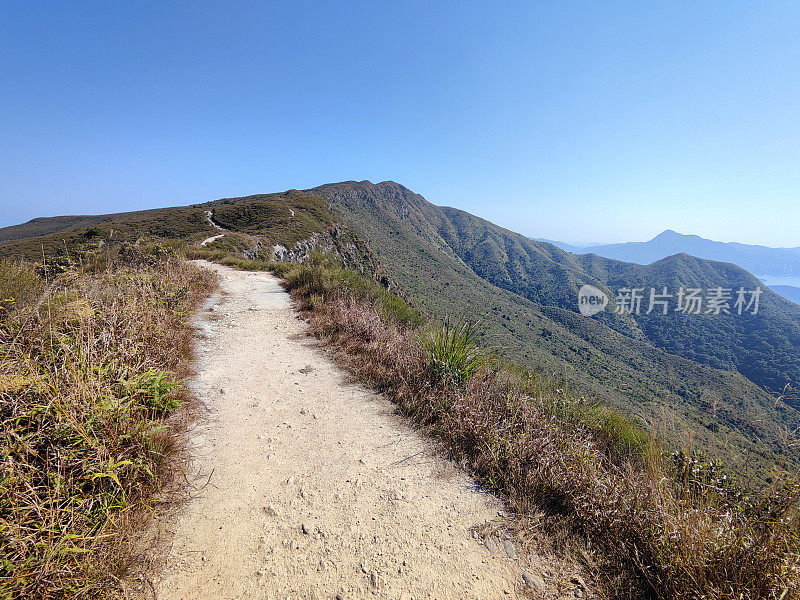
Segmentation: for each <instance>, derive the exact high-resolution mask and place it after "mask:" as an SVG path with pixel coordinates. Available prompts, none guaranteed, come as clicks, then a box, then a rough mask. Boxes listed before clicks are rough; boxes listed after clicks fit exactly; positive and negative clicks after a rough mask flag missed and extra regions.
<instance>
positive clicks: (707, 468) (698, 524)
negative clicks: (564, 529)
mask: <svg viewBox="0 0 800 600" xmlns="http://www.w3.org/2000/svg"><path fill="white" fill-rule="evenodd" d="M280 269H281V275H282V277H284V278H285V281H286V287H287V288H288V289H289V290H291V291H292V293H293V295H294V297H295V298H296V300H297V303H298V306H299V307H300V308H301V309H303V310H305V311H306V315H307V317H308V320H309V322H310V324H311V327H312V331H313V332H314V333H315V334H316V335H317V336H318V337H320V338H322V339H324V340H326V341H327V342H328V343H329V344H331V345H332V346H333V347H334V348H337V349H338V351H339V352H338V357H339V359H340V361H341V362H342V363H343V364H344V365H345V366H347V367H348V368H349V369H351V370H352V371H353V372H354V373H356V374H357V375H359V376H360V377H361V378H362V379H364V380H365V381H368V382H370V383H371V384H373V385H374V386H376V387H377V388H379V389H381V390H383V391H385V392H386V393H387V394H388V395H389V397H390V398H392V399H393V400H394V401H395V402H396V403H397V404H398V405H399V406H400V408H401V409H402V410H403V412H405V413H406V414H407V415H409V416H410V417H411V418H413V419H414V420H416V421H417V422H418V423H419V424H420V425H422V426H423V427H424V428H425V429H426V430H427V431H428V432H430V433H431V434H432V435H434V436H436V437H438V438H439V439H440V440H441V441H442V442H443V444H444V445H445V446H446V447H447V448H448V450H449V452H450V453H451V454H452V456H453V457H455V458H458V459H459V460H461V461H462V462H463V463H465V464H466V465H467V466H468V468H469V469H470V470H471V471H472V472H473V473H474V475H475V476H477V477H478V478H479V479H480V480H481V481H483V482H484V484H486V485H487V486H488V487H490V488H492V489H494V490H495V491H497V492H498V493H500V494H501V495H503V496H504V497H505V498H506V499H507V501H508V503H509V504H510V505H511V507H512V508H514V509H516V510H518V511H519V512H520V513H523V514H524V513H527V512H529V511H540V510H545V511H546V513H547V514H548V515H550V518H551V519H552V522H557V523H560V524H561V525H562V526H563V524H565V523H566V524H568V526H569V528H570V529H571V530H572V531H574V532H575V533H576V534H577V535H579V536H581V537H582V538H583V539H585V540H586V541H587V547H589V548H590V549H592V551H593V553H594V556H595V561H594V562H595V564H596V565H597V566H596V568H595V570H594V572H593V576H594V577H595V579H596V581H597V582H598V583H599V584H600V585H601V586H603V587H604V589H605V591H606V593H607V594H608V595H610V596H612V597H618V598H645V597H655V598H663V599H669V600H697V599H728V598H730V599H741V600H744V599H764V600H767V599H770V600H785V599H787V598H798V597H800V585H799V583H798V574H799V569H800V535H799V534H800V528H798V520H797V506H796V504H797V501H798V498H800V489H799V488H798V485H797V484H796V483H795V482H794V481H792V480H790V479H780V478H779V481H778V482H777V483H775V484H774V485H773V486H772V487H771V488H770V489H765V490H761V491H757V492H752V491H751V492H748V491H746V490H742V489H739V488H737V487H736V486H735V484H733V483H731V482H730V479H728V478H726V476H725V475H723V474H722V473H721V472H719V470H718V469H717V467H716V466H715V465H714V464H713V463H709V462H708V461H703V460H702V458H700V457H697V456H695V455H693V454H692V453H691V452H686V453H680V452H679V453H676V454H672V455H670V454H668V453H665V452H664V451H663V450H662V448H661V446H660V445H659V444H658V442H657V441H655V440H654V439H653V438H652V436H650V435H648V434H646V433H644V432H643V431H642V430H641V428H639V427H637V426H636V425H635V424H633V423H631V422H630V421H629V420H628V419H626V418H625V417H623V416H622V415H620V414H619V413H617V412H616V411H613V410H611V409H609V408H607V407H604V406H600V405H592V404H589V403H587V402H586V401H585V400H584V399H582V398H573V397H571V396H570V394H569V393H568V392H565V391H564V390H562V389H558V388H555V387H552V386H542V385H540V381H539V378H538V377H537V376H536V374H532V373H527V372H524V371H523V370H521V369H519V368H518V367H517V368H515V369H507V368H504V367H503V366H502V365H501V364H500V363H499V362H497V361H491V362H488V361H483V360H482V359H481V358H480V352H479V351H478V350H477V349H476V347H475V337H474V330H473V329H472V328H470V327H467V326H465V325H463V324H456V325H454V324H452V323H445V324H443V325H441V326H440V327H439V328H438V329H436V328H435V327H434V328H433V334H432V336H431V335H429V336H428V337H425V335H424V334H423V335H422V336H421V335H420V333H419V331H418V330H417V329H416V327H417V324H418V322H419V321H418V320H413V321H410V320H408V319H404V318H403V314H404V313H403V311H400V312H399V313H395V312H393V311H387V310H385V306H386V305H387V301H386V300H385V299H384V298H383V294H384V293H383V292H382V291H380V290H379V289H375V288H376V287H377V286H376V284H374V283H373V282H369V281H367V280H360V281H356V280H355V279H354V278H355V277H356V276H355V275H345V274H342V273H336V272H334V273H331V272H328V270H327V269H326V268H325V267H324V265H321V266H313V265H304V266H294V265H289V266H282V267H280ZM368 290H371V291H368Z"/></svg>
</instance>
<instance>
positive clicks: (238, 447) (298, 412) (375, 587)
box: [154, 261, 571, 600]
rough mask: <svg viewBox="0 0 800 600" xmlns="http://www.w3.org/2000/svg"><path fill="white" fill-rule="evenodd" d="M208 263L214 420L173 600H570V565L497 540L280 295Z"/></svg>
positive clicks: (463, 483) (258, 278) (263, 281)
mask: <svg viewBox="0 0 800 600" xmlns="http://www.w3.org/2000/svg"><path fill="white" fill-rule="evenodd" d="M198 262H199V263H200V264H202V265H203V266H204V267H206V268H209V269H213V270H214V271H216V272H217V273H219V275H220V278H221V282H220V283H221V293H220V294H217V295H216V296H215V298H213V299H212V300H211V301H210V302H209V304H208V305H207V306H206V308H205V309H204V311H203V313H202V315H201V317H200V320H199V322H198V326H199V327H200V328H201V330H202V331H203V332H204V333H203V335H202V336H201V340H200V342H199V352H198V355H199V358H198V365H197V371H198V374H197V376H196V378H195V382H194V386H195V390H194V391H195V393H196V394H197V396H198V397H199V398H200V400H201V401H202V403H204V404H205V405H206V408H207V411H206V413H207V414H206V416H204V417H201V418H199V419H198V420H197V421H196V422H195V424H194V426H193V429H192V431H191V439H190V453H191V456H192V464H191V465H190V466H189V469H188V472H189V473H192V474H195V475H194V478H193V479H192V480H191V481H190V483H191V484H192V485H193V487H194V489H195V490H196V493H195V494H194V495H193V497H192V498H191V499H190V500H189V502H188V504H187V505H186V507H185V508H184V509H183V510H182V511H181V513H180V514H179V516H178V517H177V521H176V522H175V523H174V524H173V525H172V526H171V527H170V528H171V530H172V531H171V535H172V542H171V547H170V549H169V550H168V551H167V552H166V557H165V562H164V565H163V569H162V570H161V574H160V576H159V577H158V578H157V579H156V581H155V582H154V583H155V586H156V592H157V597H158V598H159V599H163V600H204V599H208V600H211V599H228V598H230V599H233V598H247V599H261V598H264V599H267V598H275V599H279V598H280V599H285V598H292V599H295V598H320V599H322V598H330V599H334V598H337V599H342V600H348V599H355V598H367V597H369V598H375V597H379V598H392V599H393V598H406V599H411V598H414V599H419V598H431V599H437V600H446V599H453V600H455V599H459V600H461V599H465V598H484V599H496V598H518V597H534V598H538V597H547V598H552V597H556V596H554V595H552V593H551V592H548V591H547V590H548V587H549V585H550V583H549V581H548V585H545V583H544V579H543V576H544V577H545V578H548V577H555V579H558V576H557V574H556V573H554V572H553V571H552V570H553V569H557V568H558V567H557V566H556V560H555V559H554V558H552V557H548V558H542V557H538V556H533V555H531V554H525V553H523V552H521V548H520V547H519V545H518V544H517V545H515V542H514V541H512V540H511V539H502V538H503V535H502V534H500V535H499V536H498V534H497V533H496V531H497V528H496V527H494V525H493V524H496V522H497V521H498V519H500V518H501V517H503V516H505V515H504V512H503V508H502V506H501V504H500V503H499V501H498V500H497V499H495V498H494V497H493V496H491V495H489V494H487V493H485V492H483V491H481V490H480V489H478V488H477V487H476V486H475V485H474V483H473V482H472V481H471V480H470V479H469V478H468V477H467V476H466V475H464V474H463V473H462V472H461V471H460V470H458V469H457V468H455V467H454V466H453V465H452V464H451V463H450V462H448V461H446V460H445V459H443V458H441V457H439V456H437V454H436V452H435V451H434V449H433V446H432V444H431V443H430V442H429V441H427V440H425V439H423V438H422V437H420V436H419V435H418V434H417V433H415V432H414V431H413V430H412V429H411V428H410V427H409V426H408V425H407V424H406V423H405V422H404V420H403V419H402V418H401V417H399V416H398V415H397V414H396V413H395V409H394V406H393V405H392V404H391V403H390V402H389V401H388V400H386V399H384V398H383V397H381V396H380V395H378V394H376V393H374V392H372V391H369V390H367V389H366V388H364V387H362V386H360V385H356V384H353V383H350V382H349V381H348V379H347V377H346V376H345V375H344V373H343V372H342V371H341V370H340V369H339V368H338V367H337V366H336V365H335V364H334V363H333V362H332V361H331V360H330V359H329V358H327V357H326V355H325V353H324V352H323V351H322V349H320V348H319V346H318V342H316V341H315V340H314V339H313V338H310V337H308V336H307V335H306V331H307V326H306V324H305V323H303V322H302V321H301V320H300V319H299V318H298V316H297V315H296V313H295V312H294V311H293V309H292V308H291V305H290V300H289V296H288V294H287V293H286V292H285V291H284V290H283V289H282V288H281V286H280V285H279V284H278V282H277V280H275V279H274V278H273V277H272V276H270V275H268V274H266V273H253V272H244V271H235V270H232V269H229V268H226V267H222V266H219V265H214V264H211V263H206V262H202V261H198ZM487 532H488V533H487ZM548 569H551V570H548ZM555 579H554V581H555ZM534 591H536V592H537V593H536V594H533V593H532V592H534ZM570 596H571V594H570Z"/></svg>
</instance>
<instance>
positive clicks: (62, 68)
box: [0, 0, 800, 246]
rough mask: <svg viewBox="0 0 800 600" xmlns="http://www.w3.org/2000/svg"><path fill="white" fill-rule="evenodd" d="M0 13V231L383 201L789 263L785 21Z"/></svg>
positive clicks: (791, 158) (794, 104) (799, 232)
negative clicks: (365, 190)
mask: <svg viewBox="0 0 800 600" xmlns="http://www.w3.org/2000/svg"><path fill="white" fill-rule="evenodd" d="M431 4H432V3H428V2H418V3H391V4H390V3H384V2H364V3H345V2H331V3H301V2H279V3H278V2H276V3H267V2H252V3H248V2H218V3H209V2H153V3H147V2H131V1H119V2H116V1H115V2H108V1H104V2H29V1H22V0H20V1H5V2H3V3H2V5H0V132H1V134H0V207H2V214H0V225H9V224H13V223H18V222H21V221H25V220H28V219H30V218H32V217H35V216H40V215H55V214H79V213H98V212H116V211H121V210H131V209H138V208H145V207H154V206H170V205H180V204H187V203H194V202H201V201H206V200H212V199H215V198H219V197H223V196H236V195H243V194H252V193H260V192H272V191H280V190H283V189H287V188H305V187H312V186H315V185H319V184H322V183H326V182H331V181H341V180H347V179H356V180H361V179H369V180H372V181H380V180H384V179H392V180H395V181H398V182H400V183H403V184H404V185H406V186H408V187H410V188H412V189H413V190H415V191H417V192H419V193H421V194H423V195H424V196H425V197H426V198H428V200H430V201H431V202H434V203H436V204H446V205H451V206H456V207H459V208H463V209H465V210H468V211H470V212H473V213H476V214H478V215H481V216H483V217H485V218H488V219H490V220H493V221H495V222H497V223H499V224H502V225H505V226H507V227H510V228H511V229H514V230H516V231H519V232H521V233H525V234H528V235H532V236H535V237H550V238H555V239H562V240H565V241H602V242H607V241H623V240H641V239H647V238H649V237H652V236H653V235H655V234H656V233H658V232H659V231H661V230H663V229H666V228H672V229H675V230H678V231H680V232H683V233H697V234H700V235H704V236H706V237H711V238H715V239H720V240H725V241H729V240H737V241H742V242H749V243H762V244H768V245H793V246H798V245H800V68H798V64H800V35H799V34H798V32H800V4H798V3H796V2H786V3H777V2H752V1H748V2H696V1H692V2H662V3H653V2H629V3H613V2H594V1H590V2H562V1H557V2H556V1H554V2H538V3H537V2H534V3H531V2H523V3H518V4H512V3H503V4H502V6H495V5H494V4H495V3H487V2H481V3H465V2H454V3H441V4H437V6H436V7H432V6H431Z"/></svg>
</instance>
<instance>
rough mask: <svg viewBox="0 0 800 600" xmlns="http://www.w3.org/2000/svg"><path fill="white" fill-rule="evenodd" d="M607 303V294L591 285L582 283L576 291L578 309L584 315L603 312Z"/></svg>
mask: <svg viewBox="0 0 800 600" xmlns="http://www.w3.org/2000/svg"><path fill="white" fill-rule="evenodd" d="M606 304H608V296H606V294H605V292H603V290H598V289H597V288H596V287H594V286H593V285H582V286H581V289H580V290H579V291H578V310H580V311H581V314H582V315H583V316H584V317H591V316H593V315H596V314H597V313H599V312H603V311H604V310H605V308H606Z"/></svg>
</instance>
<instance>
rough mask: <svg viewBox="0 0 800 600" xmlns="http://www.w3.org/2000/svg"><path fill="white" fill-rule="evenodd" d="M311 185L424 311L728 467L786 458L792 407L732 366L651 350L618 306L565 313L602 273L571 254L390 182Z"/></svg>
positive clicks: (793, 456) (794, 419)
mask: <svg viewBox="0 0 800 600" xmlns="http://www.w3.org/2000/svg"><path fill="white" fill-rule="evenodd" d="M311 191H312V192H314V193H318V194H320V195H322V196H324V197H326V198H327V199H328V200H329V201H330V202H331V205H332V207H333V209H334V210H335V211H336V212H338V213H339V214H340V215H341V216H342V218H343V220H345V221H347V222H348V223H350V225H351V226H352V227H353V229H354V230H355V231H356V232H357V233H358V235H360V236H362V237H363V238H364V239H365V241H366V242H367V243H368V244H369V246H370V247H371V248H372V249H373V250H374V251H375V253H376V257H377V259H378V260H380V261H381V262H382V263H383V264H385V265H386V267H387V269H388V272H389V273H390V274H391V276H392V277H393V278H395V279H396V280H397V281H398V282H399V283H400V284H401V285H402V286H403V287H404V288H405V289H406V290H407V291H408V292H409V293H410V294H411V295H412V296H413V297H414V298H415V299H416V300H417V301H418V302H419V303H420V304H421V305H422V306H424V308H425V309H426V310H428V311H429V312H431V313H432V314H436V315H445V314H450V315H463V316H466V317H469V318H478V319H480V321H481V323H482V324H483V325H484V327H485V328H486V335H485V337H486V341H487V343H488V344H489V345H491V346H493V347H494V348H495V349H496V350H497V351H498V352H500V353H501V354H504V355H506V356H509V357H512V358H515V359H518V360H520V361H522V362H524V363H526V364H528V365H531V366H533V367H535V368H536V369H538V370H539V371H540V372H542V373H547V374H554V375H555V376H556V377H559V378H564V379H565V380H566V382H567V384H568V385H570V386H572V387H573V388H575V389H576V390H579V391H580V392H582V393H585V394H587V395H590V396H594V397H599V398H602V399H603V400H605V401H608V402H611V403H612V404H614V405H616V406H617V407H620V408H623V409H624V410H626V411H628V412H630V413H633V414H636V415H638V416H640V417H641V418H643V419H645V420H646V421H647V422H648V423H649V424H650V426H651V427H652V428H654V429H655V430H657V431H659V432H660V434H661V435H662V436H664V437H665V438H666V439H668V440H669V441H671V442H673V443H685V441H686V440H687V439H688V438H689V437H692V438H693V439H694V440H695V443H698V444H700V445H701V446H703V447H705V448H707V449H709V450H710V451H711V452H712V453H714V454H716V455H718V456H722V455H724V456H726V457H727V458H728V460H730V461H731V462H734V463H737V464H738V465H740V466H741V465H743V464H745V463H746V462H748V461H749V464H751V465H753V464H754V462H757V463H759V466H760V467H762V468H768V467H769V466H770V465H771V463H772V461H775V460H781V459H778V457H781V456H783V458H785V459H787V460H788V461H789V462H792V463H794V462H796V460H797V453H796V451H794V450H791V449H788V448H787V446H786V445H785V443H784V439H785V435H786V431H787V429H788V430H789V431H791V430H792V429H793V428H794V427H795V426H796V425H797V424H798V413H797V411H795V410H793V409H791V408H790V407H788V406H787V405H786V404H784V403H782V402H776V401H775V399H774V398H773V397H772V396H771V395H770V394H768V393H766V392H765V391H764V390H762V389H761V388H760V387H759V386H758V385H756V384H755V383H753V382H752V381H749V380H748V379H746V378H745V377H743V376H742V375H741V374H739V373H736V372H731V371H727V370H721V369H718V368H712V367H710V366H707V365H704V364H699V363H698V362H695V361H692V360H687V359H686V358H683V357H681V356H676V355H675V354H671V353H669V352H665V351H664V350H661V349H659V348H656V347H655V346H654V345H653V344H652V343H650V341H649V340H648V337H647V331H646V330H644V329H643V328H642V327H641V325H640V324H639V323H638V322H637V321H636V320H634V319H633V318H632V317H631V316H630V315H628V316H624V317H619V316H616V315H612V314H610V313H609V314H608V315H607V316H606V317H605V320H603V321H601V320H598V319H589V318H585V317H582V316H580V315H578V314H577V313H575V312H574V310H573V309H574V307H575V306H576V304H575V303H576V292H577V287H579V285H580V284H581V283H594V284H596V285H598V287H605V283H604V280H603V279H602V278H601V277H600V275H602V273H601V272H600V271H599V270H598V269H597V268H595V269H594V273H589V272H588V268H589V267H590V265H586V264H582V263H581V262H580V261H579V260H578V257H576V256H574V255H571V254H568V253H565V252H563V251H561V250H559V249H558V248H556V247H555V246H552V245H550V244H537V243H535V242H532V241H530V240H527V238H524V237H523V236H518V235H517V234H514V233H512V232H509V231H507V230H503V229H502V228H499V227H496V226H494V225H492V224H491V223H488V222H487V221H484V220H482V219H478V218H477V217H473V216H472V215H468V214H467V213H464V212H462V211H456V210H454V209H446V208H441V207H437V206H434V205H432V204H430V203H428V202H427V201H425V199H424V198H422V196H419V195H418V194H414V193H413V192H411V191H410V190H407V189H406V188H404V187H403V186H401V185H399V184H396V183H392V182H384V183H381V184H375V185H374V184H371V183H369V182H361V183H356V182H346V183H341V184H331V185H326V186H321V187H319V188H315V189H314V190H311ZM597 258H599V257H595V259H597ZM588 260H593V259H591V258H589V259H588ZM603 260H605V259H603ZM608 262H614V261H608ZM701 262H705V261H701ZM605 281H607V282H608V283H609V284H613V283H614V281H613V280H612V278H611V277H607V278H606V279H605ZM515 292H516V293H515ZM534 299H536V300H538V302H535V301H534ZM543 304H549V305H543ZM687 318H688V317H687ZM685 335H690V336H691V335H692V333H691V332H689V333H686V334H685ZM718 340H719V342H720V343H722V344H731V343H732V342H735V339H734V338H722V337H720V338H718ZM690 432H691V433H690ZM748 457H750V458H748Z"/></svg>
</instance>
